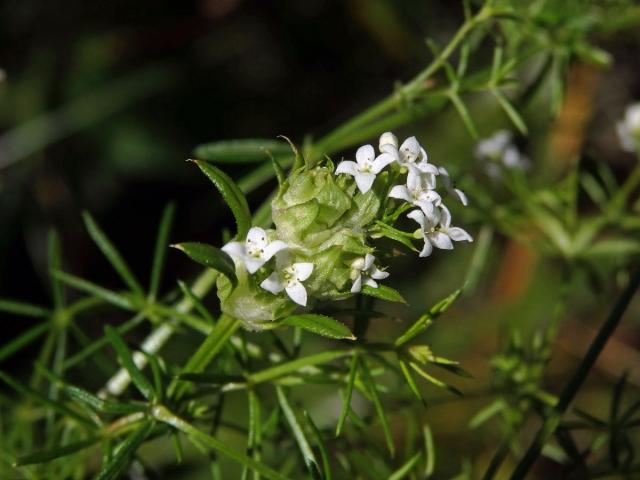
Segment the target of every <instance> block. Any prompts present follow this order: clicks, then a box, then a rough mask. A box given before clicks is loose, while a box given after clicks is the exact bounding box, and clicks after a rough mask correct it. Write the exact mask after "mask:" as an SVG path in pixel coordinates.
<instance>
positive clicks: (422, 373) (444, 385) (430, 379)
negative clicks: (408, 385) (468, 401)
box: [409, 362, 462, 396]
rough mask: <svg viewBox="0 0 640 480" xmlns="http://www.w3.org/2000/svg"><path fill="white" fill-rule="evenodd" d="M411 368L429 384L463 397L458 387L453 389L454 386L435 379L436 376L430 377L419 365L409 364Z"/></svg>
mask: <svg viewBox="0 0 640 480" xmlns="http://www.w3.org/2000/svg"><path fill="white" fill-rule="evenodd" d="M409 366H410V367H411V368H413V369H414V370H415V371H416V372H417V373H418V375H420V376H421V377H422V378H424V379H425V380H427V381H428V382H431V383H432V384H433V385H435V386H436V387H440V388H444V389H447V390H449V391H450V392H451V393H454V394H455V395H458V396H462V392H461V391H460V390H458V389H457V388H456V387H453V386H451V385H449V384H448V383H445V382H443V381H442V380H439V379H437V378H435V377H434V376H432V375H429V374H428V373H427V372H425V371H424V370H423V369H422V368H420V366H419V365H418V364H417V363H413V362H409Z"/></svg>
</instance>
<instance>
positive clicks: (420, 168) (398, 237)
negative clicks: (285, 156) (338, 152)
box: [218, 132, 472, 330]
mask: <svg viewBox="0 0 640 480" xmlns="http://www.w3.org/2000/svg"><path fill="white" fill-rule="evenodd" d="M378 147H379V148H378V151H377V152H376V150H375V149H374V147H373V146H372V145H363V146H361V147H359V148H358V149H357V151H356V153H355V161H352V160H344V161H342V162H340V163H339V164H338V165H337V167H335V168H334V165H333V163H332V162H331V161H330V160H327V161H326V162H323V163H320V164H317V165H314V166H309V165H304V166H298V167H296V168H294V169H293V170H292V171H291V172H289V174H288V175H287V176H286V177H284V178H282V175H281V177H280V178H281V184H280V186H279V188H278V191H277V193H276V195H275V197H274V199H273V201H272V203H271V221H272V224H273V228H270V229H263V228H260V227H255V226H254V227H252V228H250V229H249V231H248V233H247V235H246V238H244V239H239V240H234V241H231V242H229V243H227V244H226V245H225V246H224V247H222V251H223V252H225V253H226V254H228V255H229V256H230V257H231V259H232V260H233V265H234V266H235V270H236V272H235V273H236V279H237V286H234V285H233V283H232V282H231V281H230V280H229V279H228V278H227V277H225V276H220V277H219V278H218V297H219V299H220V304H221V309H222V311H223V312H224V313H226V314H227V315H230V316H232V317H235V318H238V319H239V320H241V321H242V322H243V324H244V326H245V327H246V328H248V329H252V330H261V329H264V328H268V327H269V325H270V324H271V323H272V322H274V321H276V320H279V319H281V318H283V317H285V316H288V315H291V314H292V313H293V312H294V311H296V310H298V309H301V308H306V309H313V307H314V305H315V304H316V303H317V302H318V301H324V302H326V301H340V300H344V299H347V298H350V297H352V296H354V295H357V294H372V293H371V292H372V291H373V290H372V289H377V288H379V283H378V282H380V281H383V280H386V279H387V278H388V277H389V276H390V274H389V272H388V271H386V270H387V268H386V267H385V266H384V263H385V262H386V261H388V260H389V259H390V258H391V257H392V246H390V245H389V242H388V240H391V241H396V242H399V243H400V244H402V245H403V246H404V247H408V246H409V247H412V248H413V249H414V250H416V248H415V247H414V246H413V242H415V241H416V240H418V239H422V240H423V241H424V244H423V248H422V251H421V252H420V256H421V257H425V256H428V255H430V254H431V252H432V250H433V247H434V246H435V247H437V248H440V249H451V248H453V244H452V240H453V241H472V238H471V236H470V235H469V234H468V233H467V232H466V231H464V230H463V229H461V228H459V227H452V226H451V214H450V212H449V209H448V208H447V207H446V206H445V205H444V203H443V199H442V196H441V193H442V194H444V193H448V194H450V195H453V196H455V197H457V198H458V199H459V200H460V201H461V202H462V204H463V205H466V204H467V203H468V201H467V197H466V196H465V195H464V193H463V192H462V191H461V190H459V189H457V188H455V186H454V184H453V181H452V180H451V178H450V176H449V174H448V172H447V170H445V169H444V168H442V167H440V168H439V167H437V166H435V165H433V164H431V163H429V160H428V157H427V152H426V151H425V149H424V148H423V147H422V146H421V145H420V143H419V142H418V140H417V139H416V138H415V137H409V138H407V139H406V140H405V141H404V142H403V143H402V144H401V145H399V146H398V139H397V137H396V136H395V135H394V134H393V133H391V132H385V133H383V134H382V135H381V137H380V139H379V142H378ZM438 187H441V188H442V192H438ZM412 207H415V209H414V210H411V209H412ZM407 210H411V211H410V212H409V213H408V215H407V217H408V218H409V219H411V220H414V221H417V222H418V223H419V224H420V229H419V230H417V231H416V232H411V231H404V230H402V229H400V228H399V227H402V225H407V224H408V225H410V222H408V221H407V220H405V218H406V217H405V216H404V215H402V213H403V212H407ZM383 239H386V241H383ZM365 286H366V287H367V288H366V289H365V288H363V287H365ZM385 289H386V290H387V291H388V290H390V288H389V287H387V286H385ZM391 290H392V289H391Z"/></svg>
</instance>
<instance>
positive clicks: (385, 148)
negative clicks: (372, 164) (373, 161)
mask: <svg viewBox="0 0 640 480" xmlns="http://www.w3.org/2000/svg"><path fill="white" fill-rule="evenodd" d="M380 152H381V153H387V154H389V155H391V156H392V157H393V159H394V161H396V162H397V161H399V160H400V154H399V153H398V147H397V146H395V145H390V144H386V145H380Z"/></svg>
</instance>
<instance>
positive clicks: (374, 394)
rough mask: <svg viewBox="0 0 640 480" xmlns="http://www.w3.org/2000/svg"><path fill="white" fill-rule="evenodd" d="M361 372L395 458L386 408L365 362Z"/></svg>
mask: <svg viewBox="0 0 640 480" xmlns="http://www.w3.org/2000/svg"><path fill="white" fill-rule="evenodd" d="M360 372H362V375H361V377H362V382H363V383H364V386H365V387H366V389H367V391H368V392H369V396H370V397H371V401H372V402H373V407H374V409H375V411H376V414H377V415H378V419H379V420H380V424H381V425H382V432H383V433H384V439H385V441H386V442H387V448H388V449H389V454H390V455H391V456H392V457H393V456H394V455H395V446H394V444H393V437H392V436H391V429H390V428H389V422H388V421H387V416H386V414H385V412H384V407H383V406H382V402H380V397H379V396H378V390H377V389H376V384H375V382H374V381H373V378H372V377H371V372H370V371H369V366H368V365H366V364H365V363H364V362H363V364H362V365H361V366H360Z"/></svg>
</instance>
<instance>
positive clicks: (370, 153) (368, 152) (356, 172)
mask: <svg viewBox="0 0 640 480" xmlns="http://www.w3.org/2000/svg"><path fill="white" fill-rule="evenodd" d="M391 162H393V157H392V156H391V155H388V154H386V153H382V154H381V155H378V157H376V152H375V150H374V149H373V147H372V146H371V145H364V146H362V147H360V148H359V149H358V150H357V151H356V161H355V162H352V161H351V160H344V161H342V162H340V164H339V165H338V168H336V174H340V173H345V174H347V175H351V176H352V177H353V178H354V179H355V181H356V185H357V186H358V190H360V191H361V192H362V193H367V192H368V191H369V190H371V186H372V185H373V181H374V180H375V179H376V175H377V174H378V173H380V172H381V171H382V169H383V168H384V167H386V166H387V165H389V164H390V163H391Z"/></svg>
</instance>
